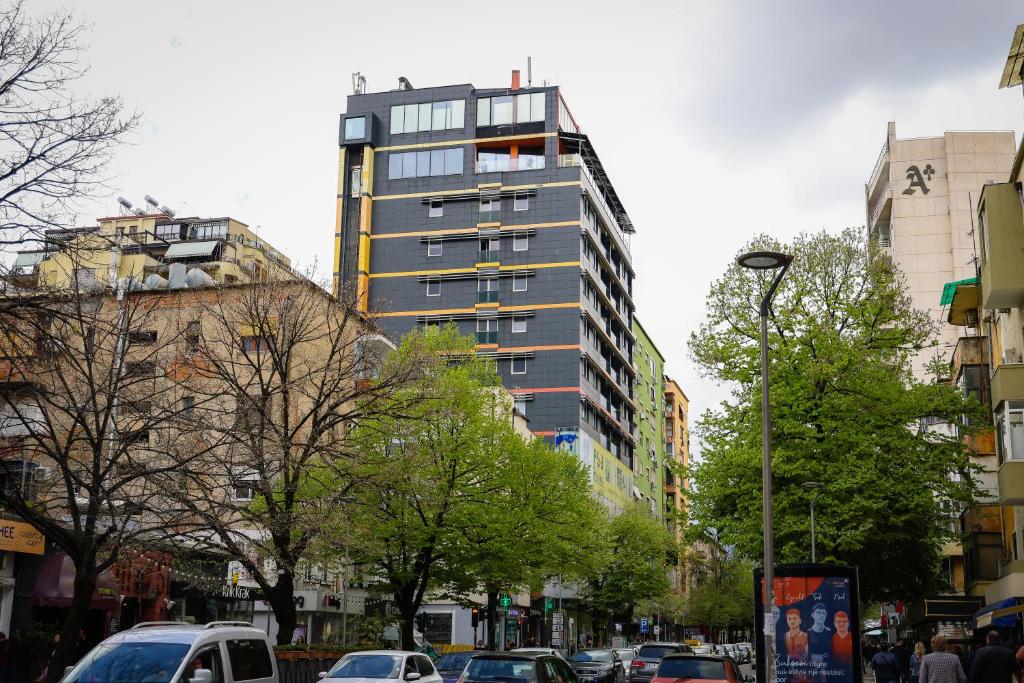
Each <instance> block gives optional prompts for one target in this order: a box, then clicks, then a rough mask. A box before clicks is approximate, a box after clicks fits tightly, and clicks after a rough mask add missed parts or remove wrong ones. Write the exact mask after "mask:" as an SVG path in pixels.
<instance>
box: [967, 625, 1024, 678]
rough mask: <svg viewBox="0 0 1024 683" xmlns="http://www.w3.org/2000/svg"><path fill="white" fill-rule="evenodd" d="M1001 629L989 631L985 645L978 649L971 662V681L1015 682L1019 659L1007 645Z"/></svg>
mask: <svg viewBox="0 0 1024 683" xmlns="http://www.w3.org/2000/svg"><path fill="white" fill-rule="evenodd" d="M1002 640H1003V639H1002V635H1001V634H1000V633H999V631H994V630H993V631H989V632H988V635H987V636H985V647H983V648H981V649H980V650H978V653H977V654H976V655H975V656H974V662H973V663H972V664H971V671H970V676H968V678H967V680H968V681H969V682H970V683H1013V676H1014V674H1015V673H1016V672H1017V661H1016V658H1015V657H1014V656H1013V652H1011V651H1010V649H1009V648H1007V647H1005V646H1004V645H1003V642H1002Z"/></svg>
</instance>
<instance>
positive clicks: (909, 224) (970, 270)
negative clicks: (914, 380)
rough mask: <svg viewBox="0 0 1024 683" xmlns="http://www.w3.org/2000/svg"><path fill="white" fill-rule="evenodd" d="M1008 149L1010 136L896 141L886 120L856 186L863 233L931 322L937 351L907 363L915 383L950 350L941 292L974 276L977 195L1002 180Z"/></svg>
mask: <svg viewBox="0 0 1024 683" xmlns="http://www.w3.org/2000/svg"><path fill="white" fill-rule="evenodd" d="M1015 152H1016V147H1015V145H1014V134H1013V132H1012V131H947V132H945V133H943V134H942V135H941V136H936V137H925V138H897V137H896V124H895V123H894V122H892V121H890V122H889V126H888V131H887V134H886V140H885V144H884V145H883V146H882V151H881V153H880V154H879V156H878V161H877V162H875V167H874V169H872V171H871V175H870V177H869V178H868V182H867V184H866V185H865V187H864V194H865V202H866V211H867V226H868V227H867V229H868V234H869V235H870V236H872V237H874V238H876V239H877V240H878V244H879V245H880V246H881V247H883V248H885V249H886V250H887V251H888V253H889V254H890V255H891V256H892V258H893V260H894V261H895V263H896V265H897V266H899V268H900V270H901V271H902V272H903V274H904V275H905V277H906V287H907V290H908V291H909V293H910V295H911V297H912V299H913V303H914V306H915V307H916V308H918V309H920V310H926V311H929V313H931V316H932V319H933V320H935V321H936V323H938V324H939V330H940V331H939V337H938V344H939V348H938V349H936V350H935V352H929V351H926V352H923V353H921V354H920V355H919V356H918V358H917V360H916V361H915V362H914V374H915V376H917V377H919V378H923V377H924V375H925V371H924V367H925V364H926V363H927V362H928V360H930V359H931V358H933V357H934V356H935V355H938V356H939V357H940V358H942V359H943V360H945V359H948V358H949V356H950V354H951V353H952V351H953V349H954V348H955V347H956V342H957V338H958V335H957V333H956V330H955V329H953V328H950V327H949V326H948V325H945V324H944V323H945V319H944V317H943V313H942V306H941V305H940V300H941V297H942V289H943V286H944V285H945V284H946V283H948V282H953V281H957V280H963V279H967V278H973V277H975V276H976V274H977V273H976V271H977V258H978V253H977V250H976V248H975V244H976V240H975V239H974V235H975V232H976V220H975V215H976V211H977V206H978V198H979V197H980V195H981V190H982V188H983V187H984V186H985V185H986V184H988V183H1001V182H1005V181H1006V180H1007V177H1008V173H1009V169H1010V167H1011V166H1012V165H1013V158H1014V153H1015ZM936 352H937V353H936Z"/></svg>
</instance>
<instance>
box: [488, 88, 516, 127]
mask: <svg viewBox="0 0 1024 683" xmlns="http://www.w3.org/2000/svg"><path fill="white" fill-rule="evenodd" d="M513 106H514V105H513V103H512V96H511V95H502V96H501V97H492V98H491V125H494V126H503V125H507V124H509V123H512V119H513V115H512V110H513Z"/></svg>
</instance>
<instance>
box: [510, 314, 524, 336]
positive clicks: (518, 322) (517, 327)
mask: <svg viewBox="0 0 1024 683" xmlns="http://www.w3.org/2000/svg"><path fill="white" fill-rule="evenodd" d="M522 332H526V317H525V316H515V317H513V318H512V333H513V334H520V333H522Z"/></svg>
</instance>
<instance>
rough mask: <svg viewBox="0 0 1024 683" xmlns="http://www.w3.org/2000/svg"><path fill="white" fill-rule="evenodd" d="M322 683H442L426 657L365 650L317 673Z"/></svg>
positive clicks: (420, 654)
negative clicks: (330, 682)
mask: <svg viewBox="0 0 1024 683" xmlns="http://www.w3.org/2000/svg"><path fill="white" fill-rule="evenodd" d="M318 675H319V677H320V678H321V679H323V680H324V681H345V682H346V683H356V680H358V683H365V682H366V681H367V680H372V681H374V683H376V682H377V681H396V682H397V681H419V683H442V680H441V675H440V674H439V673H437V669H436V668H434V663H433V662H432V661H431V660H430V657H428V656H427V655H425V654H423V653H421V652H407V651H404V650H366V651H364V652H351V653H349V654H347V655H345V656H344V657H342V658H341V659H339V660H338V663H337V664H335V665H334V666H332V667H331V669H330V671H321V672H320V673H319V674H318Z"/></svg>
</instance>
